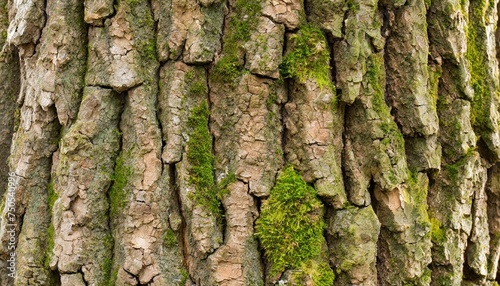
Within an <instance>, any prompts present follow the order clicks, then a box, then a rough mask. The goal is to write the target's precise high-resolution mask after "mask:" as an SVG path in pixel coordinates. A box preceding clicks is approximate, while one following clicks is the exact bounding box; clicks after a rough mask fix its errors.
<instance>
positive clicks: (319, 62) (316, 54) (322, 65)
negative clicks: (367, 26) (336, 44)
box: [280, 25, 334, 90]
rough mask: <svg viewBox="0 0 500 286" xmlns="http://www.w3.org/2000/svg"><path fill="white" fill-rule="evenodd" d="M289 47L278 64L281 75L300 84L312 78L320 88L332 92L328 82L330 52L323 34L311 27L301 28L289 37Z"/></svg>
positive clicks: (331, 86) (329, 81) (330, 83)
mask: <svg viewBox="0 0 500 286" xmlns="http://www.w3.org/2000/svg"><path fill="white" fill-rule="evenodd" d="M289 45H290V46H291V47H292V49H291V50H290V51H289V52H288V53H287V54H286V55H285V56H284V57H283V62H282V63H281V64H280V72H281V75H282V76H283V77H284V78H293V79H295V80H298V81H299V82H301V83H304V82H305V81H306V79H307V78H314V79H315V80H316V81H317V83H318V84H319V85H320V87H329V88H331V89H332V90H334V86H333V84H332V82H331V80H330V52H329V48H328V43H327V41H326V38H325V35H324V34H323V32H322V31H321V30H320V29H318V28H315V27H313V26H311V25H305V26H302V27H301V28H300V29H299V31H298V32H297V33H296V34H295V35H293V36H291V37H290V44H289Z"/></svg>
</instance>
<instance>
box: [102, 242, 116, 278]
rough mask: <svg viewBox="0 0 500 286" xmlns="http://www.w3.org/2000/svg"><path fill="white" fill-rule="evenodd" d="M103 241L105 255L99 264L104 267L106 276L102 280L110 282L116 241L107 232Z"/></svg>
mask: <svg viewBox="0 0 500 286" xmlns="http://www.w3.org/2000/svg"><path fill="white" fill-rule="evenodd" d="M102 243H103V245H104V251H105V255H103V256H104V257H102V259H100V260H99V264H100V268H101V269H102V271H103V273H104V274H105V275H106V276H105V277H102V279H101V280H102V281H105V282H106V283H108V284H109V282H110V281H111V276H112V268H113V257H112V250H113V246H114V241H113V237H112V236H111V234H109V233H107V234H106V236H105V237H104V239H103V241H102ZM113 284H114V283H113Z"/></svg>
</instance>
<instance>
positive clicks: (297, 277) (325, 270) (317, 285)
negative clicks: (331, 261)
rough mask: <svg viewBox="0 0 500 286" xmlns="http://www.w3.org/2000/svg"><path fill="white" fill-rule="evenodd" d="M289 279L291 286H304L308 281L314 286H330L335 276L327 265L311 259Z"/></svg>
mask: <svg viewBox="0 0 500 286" xmlns="http://www.w3.org/2000/svg"><path fill="white" fill-rule="evenodd" d="M291 278H292V279H291V280H292V281H290V282H292V285H306V283H307V281H308V280H312V281H313V285H314V286H331V285H333V282H334V280H335V274H334V273H333V270H332V269H331V268H330V265H328V263H326V262H317V261H315V260H312V259H311V260H309V261H308V262H307V263H304V264H302V266H301V267H300V269H299V270H298V271H296V272H294V273H293V274H292V277H291ZM307 278H309V279H307Z"/></svg>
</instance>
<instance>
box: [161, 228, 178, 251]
mask: <svg viewBox="0 0 500 286" xmlns="http://www.w3.org/2000/svg"><path fill="white" fill-rule="evenodd" d="M163 244H164V245H165V246H167V247H170V248H171V247H174V246H176V245H177V244H178V241H177V235H176V234H175V232H174V231H173V230H172V229H171V228H170V227H169V228H168V229H167V231H166V232H165V234H164V235H163Z"/></svg>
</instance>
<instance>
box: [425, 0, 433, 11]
mask: <svg viewBox="0 0 500 286" xmlns="http://www.w3.org/2000/svg"><path fill="white" fill-rule="evenodd" d="M424 3H425V9H429V8H430V7H431V4H432V1H431V0H424Z"/></svg>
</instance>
